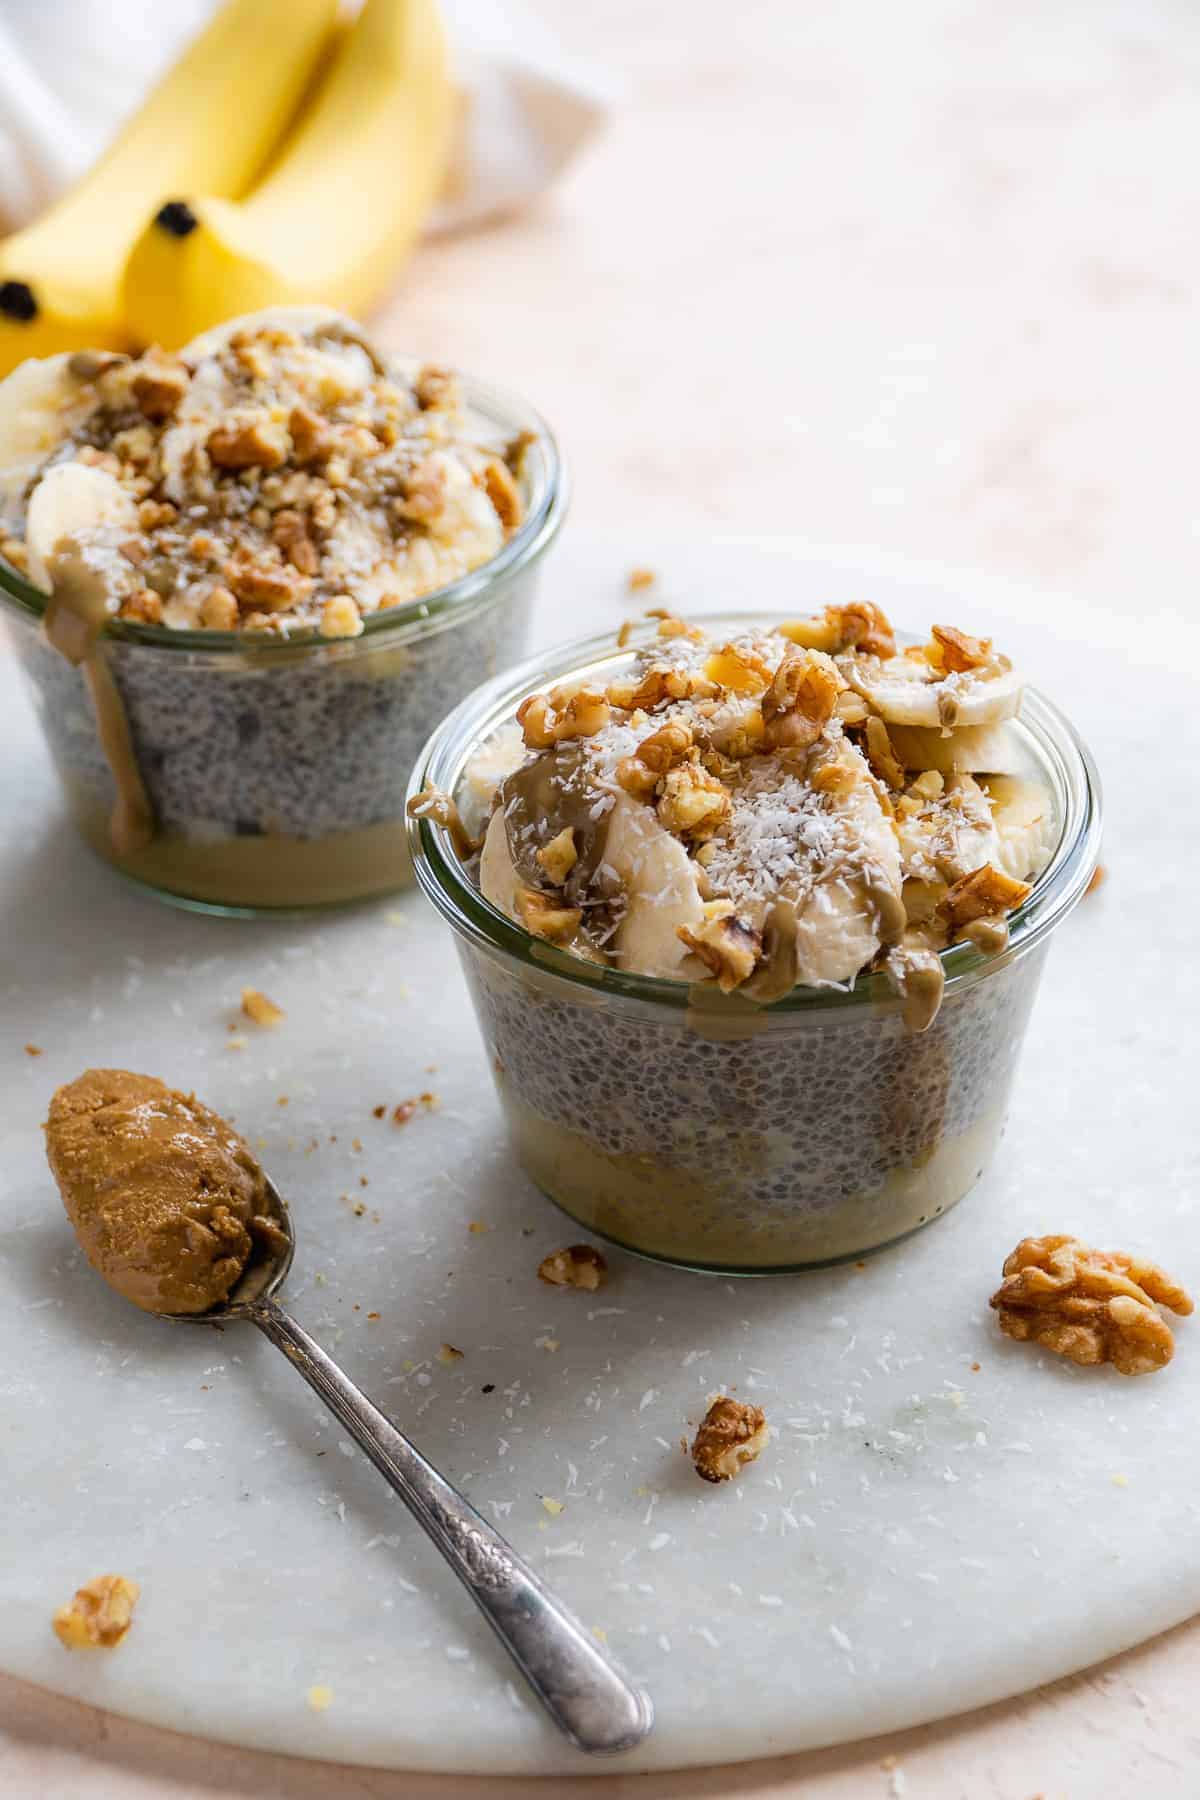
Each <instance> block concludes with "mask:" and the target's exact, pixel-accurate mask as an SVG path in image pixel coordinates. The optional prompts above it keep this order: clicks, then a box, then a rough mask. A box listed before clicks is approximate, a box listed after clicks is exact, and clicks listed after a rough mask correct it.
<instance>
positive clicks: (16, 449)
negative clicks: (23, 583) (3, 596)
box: [0, 355, 95, 526]
mask: <svg viewBox="0 0 1200 1800" xmlns="http://www.w3.org/2000/svg"><path fill="white" fill-rule="evenodd" d="M69 360H70V359H69V357H67V356H65V355H64V356H51V357H47V358H46V360H45V361H44V362H38V361H30V362H25V363H22V364H21V365H20V367H19V368H16V369H14V370H13V372H12V374H11V375H8V376H6V377H5V378H4V380H3V381H0V519H2V520H3V522H4V523H5V524H6V525H10V526H11V525H16V524H18V522H19V517H18V516H19V514H20V511H21V505H22V500H23V497H24V492H25V488H26V487H27V485H28V483H29V480H30V477H31V476H32V475H33V474H34V472H35V470H37V469H38V468H39V467H40V465H41V464H42V463H43V462H44V461H45V460H46V458H47V457H48V456H49V454H50V452H51V451H52V450H53V449H54V447H55V445H56V444H58V443H59V442H60V441H61V439H62V438H63V437H64V436H65V435H66V434H67V433H68V432H69V431H70V430H72V429H73V427H74V426H75V425H76V424H78V423H79V422H80V421H81V420H82V419H84V418H86V416H87V414H88V412H89V411H90V410H91V408H92V406H93V405H94V404H95V401H94V399H92V397H91V396H89V395H88V394H87V393H86V392H85V391H84V389H83V388H82V386H81V384H80V383H79V382H78V381H76V380H74V378H73V377H72V376H71V374H70V373H69V371H68V369H67V364H68V362H69Z"/></svg>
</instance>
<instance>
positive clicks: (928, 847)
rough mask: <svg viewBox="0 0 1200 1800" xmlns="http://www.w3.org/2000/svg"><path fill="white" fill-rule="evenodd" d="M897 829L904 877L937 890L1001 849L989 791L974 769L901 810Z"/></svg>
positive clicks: (993, 855) (950, 779)
mask: <svg viewBox="0 0 1200 1800" xmlns="http://www.w3.org/2000/svg"><path fill="white" fill-rule="evenodd" d="M896 830H897V832H898V834H899V839H900V856H901V860H902V862H903V864H904V873H905V877H906V878H907V879H908V880H909V881H910V882H913V881H916V882H919V883H922V884H923V885H926V886H930V887H934V888H937V889H939V890H940V889H944V888H945V887H948V886H949V884H950V883H951V882H952V881H957V880H958V879H959V877H960V876H962V875H969V874H970V872H971V870H972V869H981V868H982V867H983V865H984V863H988V862H990V863H994V862H996V860H997V858H998V857H999V855H1000V838H999V833H998V832H997V829H996V821H995V818H994V816H993V813H992V809H991V806H990V805H989V802H988V796H987V794H986V793H985V791H984V789H983V788H982V787H981V786H980V784H979V783H978V782H977V781H976V780H975V778H974V776H972V775H951V776H950V777H949V778H948V779H947V782H946V786H945V789H944V790H943V792H942V793H941V794H939V795H938V796H937V797H936V798H934V799H930V800H927V801H925V802H924V803H923V804H922V806H921V808H920V810H919V811H918V812H915V813H909V812H907V811H905V810H901V812H900V813H899V815H898V817H897V819H896ZM939 898H940V893H939ZM910 899H911V896H910ZM911 916H912V915H911V912H910V917H911Z"/></svg>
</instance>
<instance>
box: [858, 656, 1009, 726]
mask: <svg viewBox="0 0 1200 1800" xmlns="http://www.w3.org/2000/svg"><path fill="white" fill-rule="evenodd" d="M839 667H840V668H841V670H842V673H843V675H844V676H845V678H846V680H847V681H848V682H849V683H850V686H851V687H852V688H853V689H854V691H855V692H856V693H857V694H860V695H861V696H862V698H863V699H864V700H865V701H866V703H867V705H868V706H869V707H870V708H871V710H872V711H873V712H877V713H878V714H879V716H880V718H881V719H883V721H884V722H885V724H888V725H919V726H924V727H926V728H930V729H934V730H941V729H942V728H943V727H951V728H955V729H957V728H959V727H962V726H968V725H970V726H974V725H998V724H1000V723H1002V722H1003V720H1005V719H1011V718H1012V717H1013V716H1014V715H1015V713H1016V712H1017V710H1018V709H1019V707H1020V704H1021V686H1022V683H1021V678H1020V676H1019V675H1018V674H1017V673H1016V672H1015V670H1014V669H1013V668H1012V666H1011V665H1010V663H1009V662H1008V659H1007V658H1006V657H1002V656H997V657H993V659H992V660H991V661H990V662H989V663H986V664H985V665H984V666H983V667H981V668H978V669H966V670H963V671H962V672H961V673H956V674H950V675H946V674H942V673H940V672H939V671H938V670H937V669H934V668H933V667H932V666H931V665H930V664H929V663H928V662H927V661H926V659H925V657H924V656H922V655H914V656H908V655H901V656H890V657H888V658H886V660H884V659H881V658H880V657H877V656H853V657H843V658H841V659H840V661H839Z"/></svg>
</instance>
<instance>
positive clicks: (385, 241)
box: [123, 0, 453, 348]
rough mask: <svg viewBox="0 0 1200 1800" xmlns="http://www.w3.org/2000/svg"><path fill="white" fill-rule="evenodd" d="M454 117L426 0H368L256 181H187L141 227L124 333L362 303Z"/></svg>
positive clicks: (407, 225) (145, 337) (166, 337)
mask: <svg viewBox="0 0 1200 1800" xmlns="http://www.w3.org/2000/svg"><path fill="white" fill-rule="evenodd" d="M452 121H453V94H452V89H451V86H450V80H449V75H448V71H447V58H446V47H445V38H444V35H443V32H442V26H441V20H440V17H439V15H438V10H437V4H436V0H366V5H365V6H364V8H363V10H362V12H361V14H360V15H359V17H358V19H357V20H356V22H355V23H354V25H353V26H352V27H351V29H350V31H349V33H348V35H347V36H346V39H345V41H344V43H343V45H342V47H341V49H340V50H339V51H338V53H337V56H336V58H335V60H334V63H333V66H332V68H331V69H330V72H329V75H328V76H327V77H326V79H325V82H324V83H323V85H322V87H321V88H320V90H319V91H318V93H317V94H316V96H315V98H314V100H313V102H312V105H311V107H310V109H309V110H308V112H307V113H306V114H305V116H304V117H303V118H302V119H301V120H300V122H299V123H298V125H297V126H296V129H295V130H294V132H293V133H292V136H291V138H290V139H289V140H288V141H287V142H286V143H285V144H284V145H283V147H282V149H281V151H280V153H279V155H278V156H277V157H276V159H275V161H274V163H273V164H272V167H271V169H270V172H269V173H268V175H267V176H266V178H265V180H264V181H263V182H262V183H261V185H260V186H259V187H258V188H257V189H256V190H255V191H254V193H253V194H251V195H250V197H249V198H248V199H247V200H245V201H243V202H241V204H231V203H229V202H228V201H227V200H224V199H221V198H219V197H214V196H212V195H207V194H199V193H198V194H197V195H196V197H193V196H191V195H187V193H186V190H184V191H183V197H182V198H181V199H180V200H179V201H177V202H176V203H175V206H174V207H170V208H167V207H164V208H163V209H162V211H161V212H160V213H159V215H158V217H157V218H156V219H155V220H154V221H153V222H152V223H151V224H149V225H148V226H147V227H146V228H145V230H143V232H142V234H141V236H140V237H139V238H138V241H137V243H136V244H135V245H134V247H133V250H132V252H131V254H130V257H129V261H128V263H127V264H126V268H125V280H124V287H123V300H124V310H125V315H126V319H127V321H128V325H129V328H130V331H131V333H132V335H133V337H134V340H135V341H136V342H137V343H139V344H150V343H158V344H162V345H164V347H166V348H177V347H178V346H179V345H181V344H185V343H187V342H188V341H189V340H190V339H191V338H193V337H195V336H196V335H197V334H198V333H200V332H202V331H206V330H208V329H209V328H210V327H211V326H213V325H216V324H219V323H221V321H222V320H225V319H229V318H235V317H237V316H238V315H239V314H242V313H250V312H259V311H263V310H265V309H268V308H271V307H275V306H281V305H283V306H303V305H312V304H317V305H327V306H332V307H336V308H338V309H340V310H341V311H344V312H348V313H351V314H357V313H360V312H362V311H364V310H366V309H367V307H369V305H370V304H371V302H372V301H374V300H376V299H377V298H378V296H379V294H380V293H381V291H382V290H383V289H384V288H385V287H386V285H387V283H388V281H389V279H390V278H391V277H392V275H393V274H394V272H395V270H396V268H397V266H398V265H399V263H400V261H401V260H402V258H403V256H404V254H405V252H406V251H407V250H408V248H409V247H410V245H411V244H412V242H413V240H414V239H415V238H416V236H417V233H418V232H419V231H420V229H421V226H422V224H423V223H424V220H425V218H426V217H427V215H428V213H429V209H430V207H431V206H432V204H433V202H434V200H435V199H436V197H437V194H438V191H439V188H440V186H441V182H442V178H443V174H444V171H445V166H446V158H447V155H448V151H449V145H450V135H451V126H452Z"/></svg>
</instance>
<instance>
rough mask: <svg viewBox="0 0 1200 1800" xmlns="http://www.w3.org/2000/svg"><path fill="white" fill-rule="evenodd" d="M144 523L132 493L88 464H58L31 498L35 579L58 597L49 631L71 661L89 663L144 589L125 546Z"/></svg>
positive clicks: (29, 539)
mask: <svg viewBox="0 0 1200 1800" xmlns="http://www.w3.org/2000/svg"><path fill="white" fill-rule="evenodd" d="M136 524H137V508H136V507H135V506H134V503H133V501H132V499H131V498H130V496H129V495H128V494H127V493H126V492H125V490H124V488H123V487H121V485H120V483H119V482H117V481H115V480H114V479H113V477H112V476H111V475H108V474H106V473H105V471H104V470H103V469H94V468H92V467H91V466H90V464H88V463H74V462H65V463H55V465H54V467H53V468H50V469H47V471H46V473H45V474H44V475H43V476H42V479H41V480H40V481H39V482H38V484H37V486H36V487H35V488H34V490H33V492H32V494H31V495H30V496H29V507H28V511H27V513H26V517H25V543H26V547H27V549H28V552H29V577H30V580H31V581H33V582H34V583H35V584H36V585H37V586H38V587H40V588H41V589H42V590H43V592H45V593H47V594H49V596H50V599H49V601H48V602H47V605H46V611H45V614H44V616H43V620H42V627H43V630H44V631H45V634H46V636H47V638H48V639H49V641H50V643H52V644H53V645H54V648H55V649H56V650H58V651H60V652H61V654H62V655H63V656H65V657H66V658H67V660H68V662H73V663H81V662H85V661H86V660H87V658H88V657H89V656H90V655H91V652H92V648H93V646H94V644H95V642H96V639H97V638H98V637H99V635H100V633H101V631H102V630H103V629H104V625H105V622H106V621H107V620H108V619H109V618H111V617H112V615H113V614H114V613H115V612H116V611H117V608H118V607H119V606H120V604H121V601H122V600H123V599H125V598H126V596H127V595H129V594H130V593H132V592H133V589H134V587H135V586H136V585H137V576H136V571H135V570H134V567H133V565H132V563H130V562H129V561H128V560H127V559H126V558H125V557H124V556H122V555H121V552H120V549H119V548H118V545H119V543H120V540H121V538H122V537H124V536H125V534H126V533H127V532H128V531H129V530H131V529H132V528H133V527H134V526H136Z"/></svg>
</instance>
